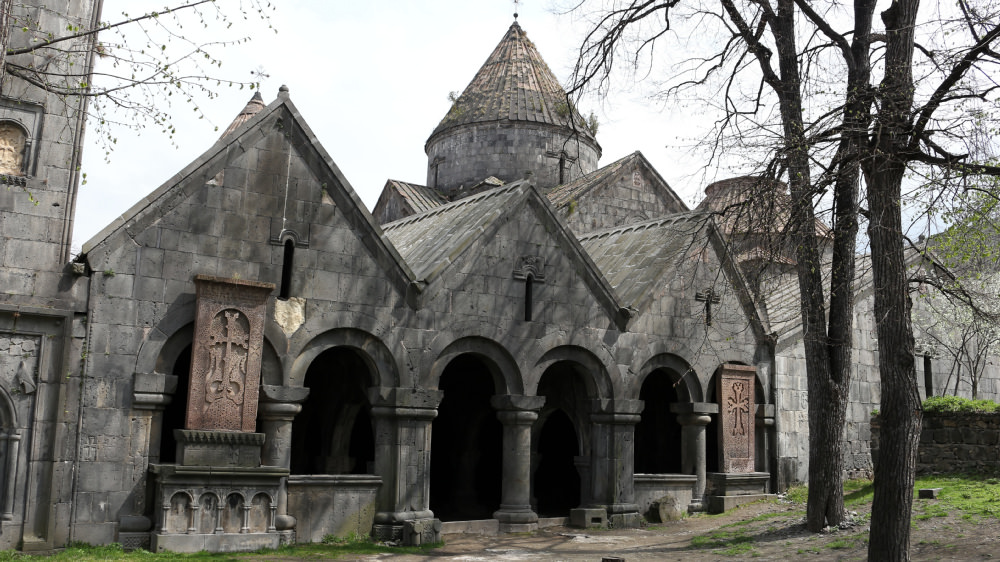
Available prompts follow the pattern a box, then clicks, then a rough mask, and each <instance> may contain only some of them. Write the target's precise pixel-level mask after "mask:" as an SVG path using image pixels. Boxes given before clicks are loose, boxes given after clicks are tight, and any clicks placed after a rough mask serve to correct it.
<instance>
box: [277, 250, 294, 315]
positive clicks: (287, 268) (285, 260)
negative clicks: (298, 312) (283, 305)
mask: <svg viewBox="0 0 1000 562" xmlns="http://www.w3.org/2000/svg"><path fill="white" fill-rule="evenodd" d="M294 262H295V241H294V240H292V239H291V238H288V239H287V240H285V252H284V256H283V257H282V259H281V287H280V288H279V289H278V298H279V299H282V300H285V299H287V298H288V297H289V296H290V295H291V294H292V267H293V265H294Z"/></svg>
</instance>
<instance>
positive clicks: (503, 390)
mask: <svg viewBox="0 0 1000 562" xmlns="http://www.w3.org/2000/svg"><path fill="white" fill-rule="evenodd" d="M466 354H469V355H473V356H475V357H477V358H479V359H480V360H482V361H483V364H484V365H485V366H486V367H487V369H488V371H489V374H490V376H491V377H492V378H493V386H494V388H495V389H496V394H524V382H523V380H524V379H523V377H522V376H521V369H520V368H519V367H518V365H517V362H516V361H515V360H514V357H513V356H512V355H511V354H510V352H508V351H507V350H506V349H505V348H504V347H503V346H502V345H500V344H499V343H497V342H495V341H493V340H491V339H488V338H484V337H481V336H466V337H463V338H460V339H458V340H455V341H453V342H451V343H450V344H449V345H448V346H447V347H445V348H444V349H443V350H441V352H440V353H439V354H438V355H437V357H436V358H435V359H434V362H433V363H432V364H431V366H430V368H429V369H428V370H427V371H425V372H427V373H428V379H427V380H425V381H423V382H424V384H423V385H422V386H424V387H425V388H438V385H439V383H440V381H441V375H442V374H444V370H445V368H447V366H448V365H449V364H450V363H451V362H452V360H453V359H455V358H457V357H458V356H460V355H466Z"/></svg>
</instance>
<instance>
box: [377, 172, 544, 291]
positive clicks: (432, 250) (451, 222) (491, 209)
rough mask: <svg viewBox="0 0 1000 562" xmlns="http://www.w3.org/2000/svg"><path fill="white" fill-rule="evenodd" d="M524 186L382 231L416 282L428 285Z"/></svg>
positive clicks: (441, 209) (510, 187)
mask: <svg viewBox="0 0 1000 562" xmlns="http://www.w3.org/2000/svg"><path fill="white" fill-rule="evenodd" d="M524 185H525V183H524V182H523V181H519V182H513V183H510V184H507V185H506V186H504V187H498V188H496V189H491V190H489V191H484V192H482V193H479V194H476V195H473V196H471V197H466V198H465V199H459V200H458V201H456V202H454V203H449V204H447V205H442V206H440V207H436V208H435V209H433V210H430V211H427V212H425V213H421V214H419V215H411V216H409V217H406V218H403V219H400V220H398V221H395V222H391V223H389V224H386V225H383V226H382V230H383V232H385V235H386V237H388V238H389V240H390V241H391V242H392V243H393V245H394V246H395V247H396V249H397V250H398V251H399V254H400V255H401V256H402V257H403V260H404V261H406V263H407V264H408V265H409V266H410V268H411V269H413V271H414V272H415V274H416V277H417V279H420V280H424V281H429V280H431V279H432V278H433V277H434V276H435V275H436V274H437V273H440V272H441V271H442V270H444V269H445V268H446V267H447V266H448V265H449V264H450V263H451V262H452V261H454V260H455V258H457V257H458V255H459V254H461V253H462V252H463V251H464V250H465V249H466V248H468V246H469V245H470V244H472V243H473V242H474V241H475V240H476V239H477V238H479V236H480V235H481V234H482V232H483V230H484V229H485V228H486V227H487V225H489V224H490V223H491V222H493V221H494V219H496V218H497V217H499V216H500V215H502V214H503V213H506V212H507V211H508V210H509V207H510V205H512V204H513V203H514V201H515V200H516V199H518V198H519V197H520V196H521V195H522V193H523V189H524Z"/></svg>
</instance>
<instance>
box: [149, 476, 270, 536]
mask: <svg viewBox="0 0 1000 562" xmlns="http://www.w3.org/2000/svg"><path fill="white" fill-rule="evenodd" d="M149 470H150V472H151V474H152V477H153V480H154V482H155V483H156V500H157V503H156V504H155V505H156V507H157V509H156V512H157V513H156V522H155V531H154V532H153V534H152V544H151V545H150V546H151V550H153V551H154V552H162V551H167V550H169V551H175V552H198V551H200V550H208V551H212V552H231V551H252V550H258V549H261V548H277V547H278V546H279V544H280V543H281V533H280V532H279V531H278V530H277V529H276V528H275V519H276V511H277V502H276V498H277V496H278V490H279V487H280V485H281V479H282V478H285V477H287V476H288V470H287V469H284V468H277V467H253V468H251V467H232V466H181V465H174V464H162V465H156V464H154V465H150V467H149Z"/></svg>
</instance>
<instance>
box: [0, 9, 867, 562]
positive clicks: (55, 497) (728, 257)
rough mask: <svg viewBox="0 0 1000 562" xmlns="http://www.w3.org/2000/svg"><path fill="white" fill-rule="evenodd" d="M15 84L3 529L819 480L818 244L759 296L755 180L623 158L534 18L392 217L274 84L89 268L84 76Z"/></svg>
mask: <svg viewBox="0 0 1000 562" xmlns="http://www.w3.org/2000/svg"><path fill="white" fill-rule="evenodd" d="M28 4H29V5H30V6H35V7H30V6H29V7H26V8H24V9H25V10H28V11H30V12H31V13H32V14H33V15H34V16H35V17H36V18H37V19H38V21H42V22H45V25H48V26H50V27H51V29H57V30H58V29H65V27H66V25H67V24H74V25H80V26H89V25H93V23H94V22H96V21H97V14H96V13H95V9H96V8H95V6H94V4H95V3H94V2H79V3H73V4H71V5H72V6H73V8H70V9H68V10H66V11H64V12H58V13H57V12H54V11H51V10H49V9H47V8H43V7H40V4H41V3H40V2H28ZM96 4H98V5H99V2H97V3H96ZM22 39H23V38H20V39H19V38H18V37H14V36H12V39H11V41H12V46H14V44H13V42H16V41H18V40H22ZM18 56H19V57H22V59H28V58H31V57H34V58H35V59H37V60H35V61H34V62H35V63H37V64H42V63H43V62H44V61H42V59H41V57H40V55H37V54H35V55H31V54H28V55H18ZM14 60H17V61H20V60H21V59H16V58H15V59H14ZM25 62H27V61H25ZM88 64H89V63H88ZM0 93H2V99H0V149H2V152H3V153H2V155H0V159H2V166H3V168H2V170H0V173H2V175H0V180H2V182H3V183H4V184H5V185H4V186H3V188H2V189H0V263H2V269H0V475H2V478H0V547H3V548H15V547H17V548H23V549H24V550H46V549H51V548H54V547H59V546H62V545H65V544H66V543H67V542H68V541H85V542H90V543H110V542H115V541H118V542H121V543H123V544H124V545H126V547H129V548H134V547H140V546H141V547H144V548H151V549H157V550H164V549H169V550H180V551H197V550H202V549H208V550H233V549H256V548H259V547H265V546H277V545H278V544H279V543H282V542H290V541H318V540H320V539H321V538H322V537H323V536H324V535H327V534H330V533H333V534H338V535H346V534H348V533H351V532H360V533H364V534H367V533H373V534H375V535H376V536H378V537H381V538H396V539H401V540H403V541H404V542H406V543H409V544H417V543H420V542H423V541H428V540H436V539H437V538H438V537H439V536H440V533H441V532H442V530H443V531H444V532H454V531H462V530H466V529H476V530H484V529H485V530H487V531H490V530H492V531H496V532H509V531H525V530H532V529H535V528H537V527H538V526H540V525H548V524H560V523H564V522H565V521H566V518H570V519H571V520H572V522H573V523H575V524H583V525H595V524H597V525H612V526H637V525H638V524H639V522H640V518H642V517H657V516H664V517H666V516H672V515H676V514H678V513H680V512H683V511H686V510H688V509H691V510H706V509H707V510H719V509H723V508H726V507H728V506H731V505H734V503H735V502H738V501H740V500H741V499H747V498H753V497H757V496H758V495H759V494H765V493H771V492H774V491H777V490H781V489H783V488H784V487H785V486H787V484H788V483H789V482H793V481H802V480H804V479H805V478H806V474H807V459H808V457H807V436H808V423H807V420H806V404H807V396H806V391H805V389H806V384H805V363H804V360H803V357H802V350H801V344H800V341H799V339H800V327H799V323H798V321H797V318H798V312H797V308H796V306H797V302H798V296H797V287H796V286H795V284H794V282H790V281H789V280H792V281H794V276H793V275H789V274H788V273H789V271H791V269H790V268H791V264H793V263H794V262H793V261H791V259H790V258H787V259H776V258H774V257H773V256H772V257H769V258H767V259H770V260H771V261H772V262H773V263H770V262H769V263H770V265H769V266H768V267H769V269H768V271H769V273H768V276H767V285H766V288H767V290H766V291H764V290H762V287H765V285H762V283H761V280H760V279H758V278H755V277H754V276H753V275H750V274H749V273H748V272H749V271H750V270H751V268H748V267H747V264H748V263H751V262H753V263H756V262H755V261H754V260H757V261H759V260H761V259H763V258H762V256H764V257H767V256H766V255H765V254H762V253H761V251H760V248H759V247H758V246H755V242H754V237H753V236H752V235H749V234H748V233H747V232H746V231H745V230H741V229H739V228H738V225H737V224H736V223H734V222H732V221H726V220H719V218H718V217H717V216H715V217H713V211H720V210H722V209H724V208H725V207H726V205H727V201H729V200H730V199H731V198H732V197H733V196H734V195H733V194H734V193H738V191H737V190H738V189H740V188H741V186H743V185H744V184H746V183H747V182H750V183H754V180H752V179H748V178H741V179H736V180H729V181H725V182H718V183H716V184H713V185H711V186H709V187H708V188H707V195H708V196H707V198H706V200H705V202H704V203H702V205H701V206H700V207H699V208H698V209H695V210H691V209H689V208H688V207H687V206H686V205H685V204H684V203H683V202H682V201H681V200H680V198H679V197H678V196H677V194H676V193H675V192H674V191H673V190H672V189H671V188H670V186H669V185H667V184H666V182H665V181H664V180H663V178H662V177H661V176H660V175H659V174H658V173H657V171H656V170H654V169H653V168H652V167H651V166H650V164H649V162H648V161H647V160H646V159H645V158H644V157H643V155H642V154H640V153H638V152H636V153H634V154H630V155H628V156H625V157H623V158H621V159H619V160H616V161H614V162H611V163H609V164H606V165H604V166H603V167H600V166H599V159H600V157H601V147H600V144H598V139H597V138H596V137H595V136H594V134H593V133H592V132H591V130H590V129H589V127H588V124H587V122H586V120H585V119H583V118H582V117H581V115H580V114H579V113H578V111H577V110H576V108H574V107H573V106H572V105H570V104H568V103H567V101H566V96H565V93H564V92H563V90H562V88H561V87H560V85H559V83H558V81H557V80H556V78H555V77H554V76H553V74H552V72H551V71H550V70H549V69H548V67H547V66H546V65H545V62H544V61H543V60H542V57H541V56H540V55H539V53H538V52H537V51H536V49H535V47H534V45H533V44H532V43H531V42H530V41H529V40H528V38H527V36H526V34H525V32H524V30H523V29H522V28H521V27H520V25H519V24H518V23H516V22H515V23H514V24H513V25H511V26H510V28H509V29H508V30H507V32H506V34H505V35H504V36H503V38H502V39H501V40H500V42H499V44H498V45H497V47H496V49H495V50H494V51H493V53H492V54H490V55H489V57H488V59H487V60H486V63H485V64H484V65H483V67H482V68H481V70H480V71H479V72H478V74H476V76H475V77H474V78H473V79H472V82H471V83H470V84H469V86H468V87H467V88H466V90H465V91H464V92H463V93H462V95H461V96H460V97H459V98H458V99H457V100H456V101H455V103H454V105H453V106H452V108H451V110H450V111H449V112H448V114H447V115H445V116H444V118H443V119H442V120H441V122H440V124H438V125H437V127H436V128H435V129H434V130H433V131H432V132H431V134H430V137H429V138H428V140H427V143H426V145H425V147H424V149H425V151H426V153H427V159H428V166H427V178H426V180H425V182H424V183H425V185H419V184H415V183H407V182H403V181H397V180H389V181H388V182H387V183H386V185H385V189H384V191H383V193H382V195H381V197H380V199H379V201H378V204H377V205H376V207H375V209H374V210H373V211H371V212H369V211H368V210H367V209H366V208H365V207H364V205H363V204H362V203H361V201H360V199H359V198H358V196H357V195H356V193H355V192H354V190H353V188H352V187H351V185H350V183H349V182H348V180H347V178H345V177H344V176H343V175H342V174H341V172H340V170H339V169H338V167H337V164H336V163H335V162H334V159H333V158H332V157H331V155H329V154H327V152H326V151H325V150H324V149H323V147H322V145H321V144H320V141H319V140H318V139H317V138H316V136H315V135H314V134H313V131H312V130H311V129H310V128H309V125H308V123H307V117H306V116H303V115H301V114H300V113H299V111H298V110H297V109H296V107H295V104H294V103H293V101H292V99H291V97H290V96H289V92H288V90H287V89H286V88H282V90H281V91H280V92H279V93H278V96H277V99H275V100H274V101H272V102H270V103H268V104H265V102H264V101H263V100H262V99H261V97H260V95H259V94H257V95H256V96H255V97H254V99H252V100H251V101H250V102H249V103H248V104H247V106H246V108H245V109H244V110H243V112H242V113H240V114H239V116H238V117H237V119H236V120H235V121H234V123H233V124H232V126H231V127H230V128H229V129H228V130H227V131H226V132H225V134H224V135H223V136H222V138H220V139H219V141H218V142H216V143H215V144H214V145H213V146H212V147H210V148H209V149H208V150H207V151H206V152H205V153H204V154H203V155H202V156H201V157H200V158H198V159H197V160H195V161H194V162H192V163H191V164H190V165H188V166H187V167H186V168H184V169H183V170H180V171H179V172H178V173H177V174H176V175H175V176H174V177H173V178H171V179H170V180H169V181H167V182H166V183H165V184H163V185H162V186H160V187H158V188H156V189H152V186H149V188H150V189H151V190H150V191H149V194H148V196H146V197H145V198H144V199H143V200H142V201H141V202H139V203H138V204H136V205H135V206H134V207H133V208H132V209H130V210H129V211H128V212H126V213H125V214H124V215H122V217H121V218H119V219H118V220H117V221H115V222H114V223H113V224H111V225H108V226H107V227H106V228H105V229H104V230H103V231H101V232H100V233H99V234H98V235H96V236H95V237H94V238H93V239H91V240H90V241H89V242H87V243H86V244H85V245H84V246H83V252H82V253H81V254H80V255H79V256H76V257H75V258H73V259H72V260H71V258H70V255H69V244H70V233H71V230H72V221H73V211H74V200H75V196H76V192H77V187H78V172H77V171H76V170H78V169H79V161H80V138H81V135H82V131H83V118H82V115H83V112H82V111H81V110H82V109H83V106H82V105H76V106H74V105H72V104H74V103H75V104H82V103H84V102H83V101H80V100H79V99H76V100H75V101H74V98H70V101H69V102H66V101H65V100H62V99H58V98H57V97H56V96H54V95H52V94H47V93H46V92H45V91H43V90H41V89H40V88H37V87H35V86H33V85H31V84H30V83H29V82H27V81H24V80H21V79H19V78H18V77H16V76H11V75H8V76H6V77H5V78H4V81H3V84H2V92H0ZM67 103H69V104H70V105H67ZM415 148H416V147H415ZM782 189H783V188H782V186H780V185H773V186H771V190H772V191H771V193H772V196H773V200H774V201H776V202H777V204H779V205H780V202H781V201H782V200H783V199H782V198H783V197H784V198H787V195H785V194H784V191H783V190H782ZM28 192H30V194H31V196H30V198H29V196H28V195H27V193H28ZM32 200H33V201H34V202H37V204H34V202H33V201H32ZM716 214H717V213H716ZM817 236H820V237H824V236H828V231H827V230H825V227H824V226H823V225H817ZM858 290H859V295H862V297H861V298H860V303H861V304H860V305H859V310H858V315H859V316H858V320H857V324H858V326H859V328H858V330H859V335H858V337H856V338H855V341H856V345H857V346H858V350H857V353H856V361H857V366H856V372H855V378H856V382H855V388H854V393H853V394H854V396H853V398H854V402H853V404H852V407H851V410H850V412H849V424H848V428H847V430H846V432H845V439H846V441H847V453H848V455H847V459H846V466H845V470H847V471H851V472H855V473H865V472H867V471H869V470H870V466H871V459H870V455H869V452H868V417H869V413H870V412H871V410H872V409H873V408H874V407H876V405H877V404H878V386H877V373H876V368H875V365H876V362H875V353H874V351H873V349H874V343H873V341H872V337H871V334H872V332H873V328H872V324H871V320H870V307H868V308H866V305H865V302H868V301H865V300H864V298H863V295H864V294H865V293H864V292H865V291H866V290H867V289H865V287H864V285H863V283H862V284H861V285H860V286H859V289H858ZM765 293H766V294H765Z"/></svg>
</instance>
